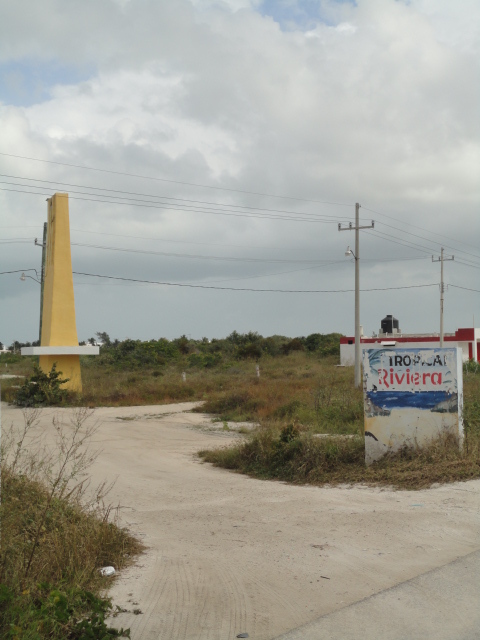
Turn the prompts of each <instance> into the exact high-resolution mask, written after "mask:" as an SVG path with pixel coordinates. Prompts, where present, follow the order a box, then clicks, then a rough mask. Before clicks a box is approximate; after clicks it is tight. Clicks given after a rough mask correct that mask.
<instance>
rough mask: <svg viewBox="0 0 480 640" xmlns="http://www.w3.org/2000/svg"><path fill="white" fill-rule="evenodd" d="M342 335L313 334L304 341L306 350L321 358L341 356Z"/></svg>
mask: <svg viewBox="0 0 480 640" xmlns="http://www.w3.org/2000/svg"><path fill="white" fill-rule="evenodd" d="M341 337H342V334H341V333H326V334H322V333H311V334H310V335H309V336H307V337H306V338H305V339H304V344H305V349H306V350H307V351H312V352H316V353H318V354H319V355H321V356H339V355H340V338H341Z"/></svg>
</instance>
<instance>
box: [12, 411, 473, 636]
mask: <svg viewBox="0 0 480 640" xmlns="http://www.w3.org/2000/svg"><path fill="white" fill-rule="evenodd" d="M191 406H192V405H189V404H184V405H169V406H161V407H125V408H113V409H112V408H105V409H99V410H97V411H96V414H95V419H96V420H98V421H99V422H100V423H101V424H100V427H99V430H98V432H97V435H96V439H95V441H96V445H97V446H98V447H101V448H102V449H103V452H102V453H101V454H100V456H99V458H98V459H97V462H96V463H95V466H94V467H93V469H92V476H93V481H94V482H100V481H101V480H102V479H104V478H108V479H110V480H111V479H115V478H116V485H115V488H114V490H113V492H112V494H111V499H112V502H117V501H118V502H119V503H120V504H121V505H122V507H123V508H122V518H123V521H124V523H125V524H126V525H128V526H129V527H130V528H131V529H132V531H133V532H134V533H135V534H137V535H138V536H140V537H141V538H142V540H143V541H144V543H145V544H146V545H147V547H148V550H147V552H146V553H145V554H144V555H143V556H142V557H141V558H140V559H139V561H138V563H137V564H136V565H135V566H133V567H131V568H129V569H128V570H126V571H124V572H122V575H120V577H119V579H118V580H117V581H116V583H115V584H114V586H113V589H112V591H111V595H112V597H113V598H114V601H115V603H116V604H118V605H120V606H122V607H124V608H126V609H127V610H128V612H127V613H123V614H121V615H120V616H119V617H118V618H116V619H115V622H116V624H118V625H122V626H128V627H131V630H132V639H133V640H159V639H164V640H177V639H178V640H225V639H228V638H235V637H236V636H237V634H240V633H242V632H246V633H248V634H249V637H250V638H251V639H253V640H272V639H274V638H279V637H283V638H285V639H287V638H288V639H291V640H293V639H294V638H295V639H297V638H302V639H310V638H321V639H324V638H332V639H337V638H338V639H339V638H342V639H347V640H348V639H349V638H362V640H364V639H365V638H368V639H369V640H372V639H375V638H379V639H380V638H381V639H382V640H384V639H387V638H395V640H399V639H400V638H409V639H410V638H417V637H418V638H420V637H421V638H429V637H431V638H436V639H437V638H442V639H443V638H445V639H446V638H448V639H450V638H451V640H454V639H455V640H458V639H466V638H469V639H470V638H476V637H479V638H480V629H479V630H478V632H477V631H476V629H475V627H478V615H477V617H476V618H474V617H473V616H474V615H475V613H476V607H475V602H476V600H477V598H478V594H479V593H480V590H479V589H478V581H477V580H478V578H477V576H478V575H479V573H478V557H479V556H478V554H477V553H476V552H478V551H479V550H480V516H479V493H480V481H473V482H468V483H458V484H455V485H449V486H442V487H438V488H435V489H432V490H428V491H417V492H409V491H390V490H385V489H378V488H376V489H375V488H368V487H354V488H348V487H343V488H342V487H336V488H318V487H309V486H306V487H305V486H301V487H297V486H290V485H286V484H282V483H279V482H262V481H259V480H253V479H251V478H247V477H245V476H242V475H239V474H235V473H231V472H228V471H225V470H221V469H215V468H213V467H211V466H210V465H207V464H203V463H201V462H200V461H199V460H198V458H197V457H196V456H195V453H196V452H197V451H198V450H199V449H202V448H208V447H214V446H221V445H228V444H230V443H231V442H233V440H234V438H236V437H239V436H237V435H236V434H233V433H229V432H227V433H223V432H218V431H212V426H213V425H212V423H211V422H210V420H209V418H208V416H204V415H202V414H192V413H187V412H186V411H187V410H188V409H190V408H191ZM57 413H58V415H59V416H60V418H63V419H64V420H65V422H66V424H67V423H68V416H69V411H68V410H63V411H60V412H57ZM53 414H54V412H53V411H52V410H44V411H42V412H41V415H40V422H39V425H38V427H37V430H38V431H39V432H42V433H44V434H45V435H46V437H48V434H49V433H50V431H51V421H52V417H53ZM21 421H22V414H21V412H20V411H19V410H18V409H15V408H12V407H7V406H5V405H3V406H2V422H3V426H4V428H5V427H6V426H8V424H10V423H16V424H19V423H21ZM220 427H222V425H221V424H220ZM66 428H68V426H67V427H66ZM459 559H460V560H459ZM457 560H458V561H457ZM462 563H463V564H462ZM135 603H138V604H135ZM136 608H139V609H141V610H142V612H143V613H142V614H141V615H134V614H133V609H136ZM428 620H430V621H431V622H430V623H428V624H430V626H428V624H427V621H428ZM437 623H438V624H437ZM435 624H437V628H435V626H434V625H435ZM469 624H470V625H472V624H473V625H474V627H473V629H474V630H472V629H471V628H469V627H468V625H469ZM422 625H423V626H422ZM438 627H440V628H439V629H438ZM417 631H418V633H417ZM476 632H477V635H472V634H475V633H476ZM395 633H396V634H397V635H392V634H395ZM415 633H417V635H415ZM442 633H443V635H441V634H442ZM282 634H284V635H283V636H282ZM388 634H390V635H388ZM402 634H403V635H402Z"/></svg>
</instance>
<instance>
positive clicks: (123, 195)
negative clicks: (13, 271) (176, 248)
mask: <svg viewBox="0 0 480 640" xmlns="http://www.w3.org/2000/svg"><path fill="white" fill-rule="evenodd" d="M0 177H4V178H14V179H15V180H29V181H30V182H44V183H48V184H49V185H62V186H63V187H65V186H66V187H77V188H80V189H92V190H94V191H100V192H102V191H103V192H107V195H105V193H97V194H87V195H97V196H103V197H114V198H121V199H123V200H137V199H136V198H128V197H127V196H132V195H133V196H141V197H143V198H145V197H146V198H153V199H155V200H174V201H176V202H182V203H183V202H187V203H191V204H201V205H210V206H216V207H229V208H232V207H235V209H246V210H250V211H252V212H255V211H263V212H269V213H287V214H289V215H293V216H295V215H298V214H300V215H305V216H315V217H319V218H334V219H338V220H345V216H332V215H328V216H327V215H323V214H311V213H307V212H302V211H300V212H299V211H291V210H286V209H268V208H265V207H249V206H246V205H240V204H233V203H225V202H211V201H208V200H192V199H189V198H175V197H172V196H164V195H162V196H158V195H155V194H151V193H139V192H135V191H121V190H120V189H106V188H105V187H94V186H92V185H85V184H72V183H68V182H58V181H57V182H54V181H52V180H39V179H37V178H28V177H27V176H12V175H10V174H4V173H0ZM0 183H1V184H9V185H13V186H22V187H29V188H33V187H36V186H38V187H39V188H41V189H46V190H48V191H51V190H52V187H50V186H49V187H43V186H41V185H30V184H17V183H15V182H8V181H5V180H1V181H0ZM72 193H81V192H76V191H73V192H72ZM117 193H118V194H121V195H120V196H116V195H112V194H117ZM141 202H145V201H141ZM147 202H149V201H147ZM329 221H330V220H329Z"/></svg>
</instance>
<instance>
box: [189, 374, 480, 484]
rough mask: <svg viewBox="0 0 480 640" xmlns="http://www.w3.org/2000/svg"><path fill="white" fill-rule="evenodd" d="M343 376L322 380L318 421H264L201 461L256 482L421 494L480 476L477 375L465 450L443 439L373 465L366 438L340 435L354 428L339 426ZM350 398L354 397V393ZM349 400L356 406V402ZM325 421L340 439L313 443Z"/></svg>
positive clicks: (470, 381) (467, 395)
mask: <svg viewBox="0 0 480 640" xmlns="http://www.w3.org/2000/svg"><path fill="white" fill-rule="evenodd" d="M469 369H470V370H469ZM339 373H340V372H338V371H337V372H333V371H332V372H331V377H328V376H326V378H325V379H324V380H326V381H327V383H325V382H324V384H323V386H321V387H320V390H319V392H318V393H317V396H316V399H315V402H316V403H317V402H318V405H316V404H315V405H314V407H315V408H316V407H317V406H318V407H319V410H317V413H316V418H317V420H316V421H314V422H310V423H308V422H306V423H300V421H299V419H298V415H299V414H300V412H299V414H297V418H296V419H294V420H290V421H286V420H279V419H266V420H263V421H262V423H261V425H260V427H259V428H258V429H257V430H256V432H254V433H252V434H251V435H250V436H249V437H247V438H246V439H245V440H243V441H241V442H236V443H235V444H234V445H233V446H229V447H223V448H220V449H214V450H205V451H200V452H199V455H200V457H201V458H202V459H203V460H204V461H205V462H210V463H212V464H214V465H215V466H218V467H223V468H226V469H230V470H233V471H237V472H240V473H245V474H247V475H250V476H252V477H255V478H261V479H275V480H283V481H286V482H292V483H296V484H315V485H324V484H333V485H335V484H345V483H346V484H353V483H364V484H370V485H390V486H393V487H396V488H402V489H421V488H425V487H430V486H432V485H433V484H436V483H446V482H455V481H464V480H470V479H473V478H479V477H480V369H478V368H475V369H473V368H472V367H470V368H466V371H465V375H464V431H465V438H464V442H463V446H462V447H459V443H458V441H457V440H456V439H455V438H454V437H452V436H445V437H440V438H438V439H436V440H434V441H432V442H431V443H430V445H429V446H426V447H423V448H418V449H412V448H405V449H402V450H400V451H399V452H397V453H396V454H392V455H388V456H386V457H384V458H383V459H381V460H379V461H377V462H376V463H374V464H373V465H371V466H370V467H366V466H365V462H364V456H365V449H364V439H363V437H362V436H361V435H358V436H356V437H355V436H354V437H350V438H346V437H344V436H343V437H342V436H341V435H340V434H341V433H344V434H345V433H348V432H349V431H350V432H354V429H352V428H350V429H349V428H348V423H347V424H346V425H344V428H343V429H342V427H341V424H339V420H341V415H342V412H343V410H344V407H345V406H349V405H345V404H343V403H344V402H345V401H344V399H343V394H344V387H343V384H342V383H341V378H340V384H339V383H338V380H339ZM335 376H336V380H337V384H335V383H334V378H335ZM352 398H355V396H354V394H353V393H352ZM350 402H351V403H352V404H353V406H354V407H355V406H358V405H356V404H355V401H353V400H351V401H350ZM357 402H358V400H357ZM294 403H295V400H291V406H295V407H297V406H298V405H296V404H295V405H294ZM295 410H297V409H295ZM300 415H301V414H300ZM310 415H311V413H310ZM321 423H323V425H324V427H325V426H326V427H327V428H324V429H322V431H323V432H325V433H330V434H336V435H332V437H329V438H317V437H315V431H317V430H318V427H319V426H320V424H321ZM356 424H357V423H356V422H355V421H353V420H352V421H351V422H350V425H351V426H356Z"/></svg>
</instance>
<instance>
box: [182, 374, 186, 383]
mask: <svg viewBox="0 0 480 640" xmlns="http://www.w3.org/2000/svg"><path fill="white" fill-rule="evenodd" d="M182 380H183V381H184V382H186V381H187V374H186V373H185V371H182Z"/></svg>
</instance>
